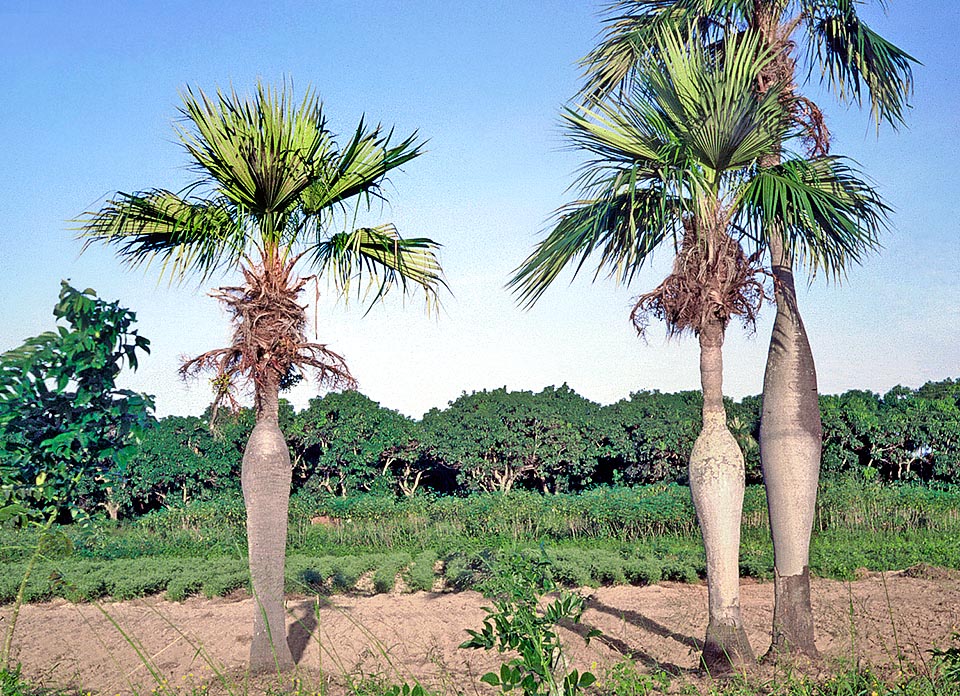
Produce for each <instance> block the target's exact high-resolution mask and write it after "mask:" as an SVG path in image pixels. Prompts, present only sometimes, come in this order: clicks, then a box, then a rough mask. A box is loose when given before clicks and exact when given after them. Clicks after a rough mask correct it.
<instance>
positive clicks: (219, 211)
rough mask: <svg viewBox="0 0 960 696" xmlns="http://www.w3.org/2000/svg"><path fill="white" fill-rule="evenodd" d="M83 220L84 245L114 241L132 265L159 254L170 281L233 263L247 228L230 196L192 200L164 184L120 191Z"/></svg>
mask: <svg viewBox="0 0 960 696" xmlns="http://www.w3.org/2000/svg"><path fill="white" fill-rule="evenodd" d="M80 222H81V223H83V224H84V225H85V226H84V228H83V232H82V236H83V237H84V238H85V239H86V241H85V243H84V249H86V247H87V246H89V245H90V244H92V243H93V242H105V243H107V244H111V245H114V246H116V247H117V248H118V252H117V253H118V255H119V256H120V257H121V258H122V259H123V260H124V261H125V262H126V263H128V264H129V265H130V266H133V267H137V266H140V265H141V264H147V265H149V264H150V262H152V261H153V260H154V259H159V260H160V261H161V267H160V277H161V278H162V277H164V276H167V277H169V279H170V280H171V281H175V280H177V281H179V280H182V279H183V278H184V277H185V276H186V275H188V274H190V273H194V272H195V273H199V274H200V277H201V278H203V279H206V278H207V277H208V276H210V275H211V274H212V273H213V272H215V271H216V270H218V269H219V268H221V267H226V266H233V265H235V264H236V263H237V262H238V261H239V259H240V258H241V257H242V255H243V253H244V247H245V245H246V242H247V236H248V234H249V229H248V228H247V226H246V224H245V220H244V219H243V218H242V216H239V215H238V214H237V211H236V209H235V206H233V205H231V204H230V202H229V201H227V200H225V199H222V198H221V199H216V198H214V199H212V200H203V199H193V200H188V199H184V198H181V197H180V196H178V195H177V194H175V193H171V192H170V191H165V190H163V189H154V190H152V191H144V192H140V193H131V194H128V193H122V192H121V193H118V194H117V198H116V199H114V200H110V201H108V202H107V204H106V205H105V206H104V207H103V209H102V210H100V211H99V212H98V213H88V214H87V216H86V217H85V218H83V219H81V220H80Z"/></svg>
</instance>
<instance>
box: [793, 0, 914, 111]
mask: <svg viewBox="0 0 960 696" xmlns="http://www.w3.org/2000/svg"><path fill="white" fill-rule="evenodd" d="M811 4H812V5H814V7H813V8H811V9H812V11H811V13H810V17H811V18H810V21H809V23H808V24H809V36H810V42H809V44H808V53H809V63H810V65H811V71H812V69H813V67H812V66H813V65H815V64H819V65H820V66H821V69H822V75H823V79H824V80H826V81H827V82H828V83H829V84H830V86H831V87H832V88H833V90H834V91H835V92H836V94H837V96H838V97H839V98H840V100H841V101H845V102H849V101H855V102H856V103H857V104H862V103H863V102H862V99H863V87H866V90H867V92H868V93H869V99H870V111H871V113H872V114H873V116H874V119H875V120H876V123H877V125H878V126H879V124H880V121H881V120H883V121H887V122H889V123H890V124H892V125H894V126H896V125H898V124H900V123H903V116H904V111H905V110H906V108H907V100H908V98H909V97H910V95H911V93H912V92H913V70H912V64H913V63H917V62H918V61H917V59H916V58H914V57H913V56H911V55H910V54H908V53H906V52H905V51H903V50H901V49H899V48H897V47H896V46H895V45H893V44H892V43H890V42H889V41H887V40H886V39H884V38H883V37H882V36H880V35H879V34H877V33H876V32H874V31H873V30H872V29H870V27H868V26H867V25H866V24H865V23H864V22H863V21H861V20H860V18H859V17H858V16H857V13H856V6H855V3H854V2H852V0H830V1H828V2H824V1H823V0H821V1H820V2H816V3H811Z"/></svg>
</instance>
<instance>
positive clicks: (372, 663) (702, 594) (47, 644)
mask: <svg viewBox="0 0 960 696" xmlns="http://www.w3.org/2000/svg"><path fill="white" fill-rule="evenodd" d="M582 592H583V594H584V595H585V596H587V597H588V604H587V607H588V608H587V611H586V612H585V614H584V616H583V622H582V626H579V627H571V628H572V629H574V630H576V631H577V632H579V633H581V634H585V633H586V631H587V630H589V629H590V628H599V629H600V630H602V631H603V636H602V637H600V638H597V639H594V640H593V641H592V642H591V643H590V644H589V646H585V645H584V643H583V641H582V640H580V639H579V638H577V636H575V635H574V634H573V633H572V632H571V630H570V629H568V628H564V629H561V633H562V637H563V640H564V645H565V646H567V650H568V654H569V657H570V658H571V661H572V666H574V667H577V668H579V669H581V670H584V669H592V670H593V671H595V672H598V673H602V671H603V669H604V667H609V666H612V665H614V664H616V663H617V662H619V661H622V660H624V659H630V660H633V661H634V662H635V663H636V665H637V666H638V668H640V669H641V671H649V672H654V671H659V670H664V671H667V672H671V673H673V674H676V675H679V676H680V677H681V678H682V679H683V680H692V681H695V682H696V681H702V679H701V678H699V677H697V676H696V674H695V667H696V664H697V656H698V651H699V646H700V641H701V639H702V637H703V635H704V631H705V630H706V614H707V589H706V587H705V586H704V585H702V584H695V585H689V584H681V583H675V582H662V583H659V584H657V585H650V586H646V587H635V586H624V585H621V586H613V587H600V588H586V589H584V590H583V591H582ZM812 599H813V607H814V614H815V628H816V640H817V646H818V647H819V649H820V651H821V653H822V654H823V656H824V658H825V659H824V663H823V665H822V666H820V667H818V668H817V669H820V670H827V671H829V670H831V669H836V668H837V667H838V666H843V665H846V666H847V667H850V666H864V665H871V666H874V667H877V668H879V669H880V670H881V671H883V670H890V671H893V670H896V669H897V668H899V666H900V663H901V660H903V661H905V662H908V663H910V664H912V665H917V666H922V665H925V664H927V663H928V662H929V659H930V655H929V653H928V651H929V650H930V649H931V648H932V647H935V646H939V647H944V646H946V645H948V644H950V641H951V635H952V634H953V633H954V632H956V631H958V630H960V572H958V571H953V570H946V569H942V568H935V567H932V566H926V565H921V566H915V567H913V568H910V569H907V570H905V571H898V572H887V573H869V572H862V573H859V574H858V579H857V580H854V581H851V582H842V581H836V580H824V579H819V578H814V579H813V580H812ZM485 604H486V600H484V598H483V597H482V596H481V595H480V594H478V593H476V592H472V591H466V592H456V593H434V592H416V593H410V594H401V593H397V592H394V593H390V594H378V595H372V596H360V595H334V596H331V597H319V598H317V597H312V598H311V597H300V598H290V599H288V601H287V609H288V614H289V618H288V636H287V640H288V642H289V644H290V646H291V650H292V651H293V653H294V657H295V659H297V660H298V662H299V670H300V672H299V673H300V677H301V678H302V679H303V683H304V684H314V685H316V684H318V683H319V680H320V679H323V680H326V681H328V682H330V683H331V684H333V685H334V686H336V685H337V684H340V685H342V684H344V683H345V679H344V677H343V675H345V674H349V675H351V676H352V677H353V678H354V679H356V678H362V677H363V676H367V677H370V676H372V677H374V678H378V679H381V680H383V681H384V682H385V683H403V682H411V683H412V682H414V681H420V682H421V683H423V684H424V685H429V686H431V687H434V688H437V689H440V690H442V691H444V692H448V693H455V692H463V693H479V692H480V691H486V690H487V687H485V686H483V685H479V677H480V675H482V674H484V673H485V672H487V671H489V670H490V669H493V668H495V667H496V666H497V665H499V664H500V662H501V661H502V660H501V659H499V658H501V656H500V655H498V654H496V653H495V652H492V651H491V652H489V653H488V652H484V651H477V650H462V649H459V648H458V646H459V644H460V643H461V642H463V641H464V640H465V639H466V638H467V634H466V632H465V629H467V628H479V627H480V626H481V624H482V621H483V617H484V612H483V609H482V607H483V606H484V605H485ZM741 606H742V612H743V617H744V622H745V624H746V626H747V633H748V636H749V639H750V642H751V644H752V646H753V648H754V650H755V651H756V653H757V654H758V655H762V654H763V653H765V652H766V649H767V647H768V646H769V643H770V624H771V622H772V620H773V585H772V583H768V582H756V581H753V580H749V579H744V580H742V581H741ZM252 612H253V600H252V599H250V598H249V597H248V596H243V595H239V596H238V595H233V596H230V597H223V598H214V599H204V598H199V597H192V598H189V599H187V600H186V601H184V602H170V601H166V600H164V599H163V598H162V597H160V596H153V597H147V598H144V599H141V600H135V601H128V602H107V603H102V604H99V605H98V604H71V603H69V602H67V601H65V600H55V601H52V602H46V603H42V604H33V605H27V606H24V607H23V609H22V611H21V615H20V619H19V622H18V624H17V630H16V635H15V638H14V661H15V663H16V662H20V663H21V664H22V668H23V675H24V676H25V677H26V678H28V679H30V680H31V681H34V682H37V683H40V684H42V685H46V686H59V687H63V686H72V687H76V688H81V687H82V688H83V689H84V690H85V691H92V692H94V693H104V694H124V693H133V692H135V691H136V692H140V693H144V692H146V693H150V692H151V690H152V689H154V688H156V687H157V681H156V678H155V677H154V676H152V675H151V672H150V670H149V669H148V667H147V665H145V664H144V662H143V660H142V659H141V658H140V657H138V655H137V651H136V650H135V649H134V648H133V647H132V646H131V645H130V642H134V643H136V644H138V645H139V646H141V651H142V653H143V654H144V655H146V656H148V658H149V661H150V663H151V664H152V665H153V666H154V669H155V671H156V672H157V673H158V674H161V675H162V677H163V678H164V679H166V680H167V684H168V685H169V687H171V688H173V687H188V689H189V688H193V687H198V686H202V685H207V686H209V688H210V691H211V693H218V692H220V691H224V689H223V687H222V682H223V681H224V680H225V681H227V682H228V683H230V684H231V685H236V684H241V685H242V684H246V683H247V682H246V681H245V677H244V676H243V674H244V673H243V668H244V665H245V663H246V660H247V654H248V650H249V644H250V629H251V617H252ZM9 615H10V607H9V606H7V607H2V608H0V627H2V626H5V624H6V621H7V620H9ZM113 622H116V625H114V623H113ZM117 626H119V628H120V629H122V630H123V632H125V633H126V634H127V636H128V637H129V639H130V640H129V641H128V639H127V638H125V637H124V636H123V635H122V634H121V631H120V630H118V628H117ZM773 669H774V668H772V667H769V666H762V667H758V670H760V671H761V674H762V673H763V670H766V671H768V672H770V670H773ZM218 674H219V675H220V676H218ZM770 674H771V675H772V674H773V672H770ZM286 683H287V685H288V686H289V684H290V681H289V678H287V680H286ZM473 685H477V686H473ZM248 686H249V685H248ZM260 688H261V687H259V686H258V687H257V689H256V690H259V689H260ZM231 690H232V689H231ZM334 691H335V692H336V691H337V689H334ZM243 692H247V691H243ZM249 692H250V693H252V692H253V691H252V690H251V691H249Z"/></svg>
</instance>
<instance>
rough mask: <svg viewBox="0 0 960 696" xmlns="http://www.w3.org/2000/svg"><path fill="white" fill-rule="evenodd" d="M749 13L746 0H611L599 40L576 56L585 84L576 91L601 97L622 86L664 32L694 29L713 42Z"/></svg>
mask: <svg viewBox="0 0 960 696" xmlns="http://www.w3.org/2000/svg"><path fill="white" fill-rule="evenodd" d="M749 12H752V3H751V2H749V1H748V0H620V1H619V2H613V3H611V5H610V7H609V9H608V10H607V11H606V12H605V14H606V22H605V23H606V29H605V31H604V34H603V36H602V37H601V40H600V43H599V44H598V45H597V46H596V48H594V49H593V50H592V51H591V52H590V53H588V54H587V56H586V57H584V58H583V59H582V60H581V61H580V66H581V68H582V69H583V77H584V84H583V88H582V89H581V90H580V95H581V96H585V97H588V98H590V99H591V100H592V101H599V100H601V99H603V98H604V97H606V96H608V95H610V94H611V93H613V92H614V91H615V90H616V89H617V88H618V87H622V86H624V85H626V84H627V83H628V82H629V81H630V79H631V77H632V76H633V75H635V74H636V73H637V72H638V70H641V71H642V70H643V66H644V65H645V64H646V62H647V61H649V60H650V59H651V58H652V54H655V53H656V51H657V50H658V43H657V41H658V39H659V38H660V37H661V36H662V35H663V33H664V32H665V31H673V32H678V33H680V34H681V35H682V36H683V37H684V39H687V38H689V37H688V33H689V32H690V31H693V30H698V31H699V32H700V33H701V35H702V37H703V38H707V39H709V40H711V41H716V40H719V39H720V38H721V33H722V32H720V31H719V29H721V28H722V27H723V26H724V25H727V24H729V23H731V22H732V21H734V20H735V19H736V18H738V17H743V16H744V15H745V14H747V13H749Z"/></svg>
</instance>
